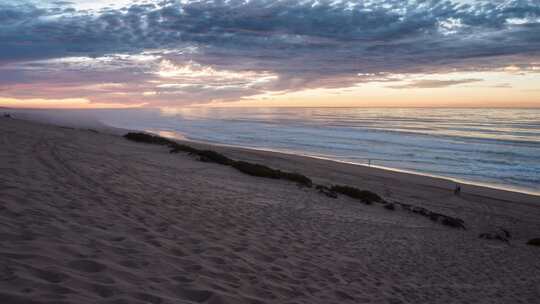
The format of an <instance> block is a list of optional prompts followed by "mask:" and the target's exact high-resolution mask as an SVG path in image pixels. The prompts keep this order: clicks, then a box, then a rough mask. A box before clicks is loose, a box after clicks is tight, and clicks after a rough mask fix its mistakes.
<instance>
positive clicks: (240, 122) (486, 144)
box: [96, 108, 540, 194]
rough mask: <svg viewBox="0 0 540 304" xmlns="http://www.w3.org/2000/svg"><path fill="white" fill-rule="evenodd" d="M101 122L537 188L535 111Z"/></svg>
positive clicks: (331, 111) (248, 111) (296, 112)
mask: <svg viewBox="0 0 540 304" xmlns="http://www.w3.org/2000/svg"><path fill="white" fill-rule="evenodd" d="M96 113H97V117H98V118H99V120H101V121H102V122H103V123H105V124H107V125H111V126H115V127H120V128H128V129H139V130H146V131H150V132H154V133H158V134H161V135H164V136H172V137H178V138H183V137H184V138H187V139H190V140H196V141H202V142H209V143H217V144H225V145H231V146H239V147H247V148H255V149H262V150H270V151H280V152H285V153H293V154H302V155H307V156H313V157H320V158H327V159H332V160H336V161H343V162H349V163H354V164H361V165H368V164H370V165H372V166H378V167H384V168H390V169H397V170H402V171H407V172H414V173H420V174H426V175H432V176H440V177H447V178H451V179H455V180H457V181H462V182H469V183H474V184H481V185H488V186H493V187H498V188H507V189H512V190H518V191H524V192H532V193H537V194H538V193H540V109H433V108H403V109H396V108H181V109H175V110H159V109H138V110H99V111H96Z"/></svg>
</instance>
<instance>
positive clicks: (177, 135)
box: [131, 130, 540, 200]
mask: <svg viewBox="0 0 540 304" xmlns="http://www.w3.org/2000/svg"><path fill="white" fill-rule="evenodd" d="M131 131H136V132H148V133H152V134H155V135H159V136H163V137H166V138H169V139H172V140H175V141H178V142H189V143H194V144H201V145H206V146H209V147H224V148H232V149H242V150H247V151H258V152H267V153H278V154H283V155H287V156H296V157H298V156H301V157H305V158H308V159H318V160H325V161H329V162H335V163H340V164H347V165H351V166H360V167H364V168H371V169H378V170H383V171H388V172H395V173H402V174H408V175H414V176H421V177H427V178H433V179H440V180H445V181H447V182H449V183H454V184H456V183H457V184H460V185H462V186H463V185H465V186H468V187H480V188H486V189H489V190H493V191H504V192H511V193H518V194H523V195H528V196H536V197H538V199H539V200H540V191H537V192H535V191H534V190H529V189H523V188H519V187H512V186H504V185H500V184H491V183H487V182H475V181H470V180H466V179H461V178H457V177H448V176H442V175H436V174H429V173H423V172H418V171H413V170H405V169H399V168H392V167H387V166H379V165H367V164H363V163H356V162H351V161H346V160H339V159H335V158H331V157H325V156H316V155H310V154H305V153H302V152H300V151H296V152H295V151H280V150H275V149H266V148H256V147H246V146H238V145H229V144H222V143H217V142H211V141H200V140H195V139H191V138H189V135H187V134H183V133H181V132H176V131H154V130H131ZM300 173H301V172H300Z"/></svg>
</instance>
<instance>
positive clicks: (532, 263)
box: [0, 118, 540, 304]
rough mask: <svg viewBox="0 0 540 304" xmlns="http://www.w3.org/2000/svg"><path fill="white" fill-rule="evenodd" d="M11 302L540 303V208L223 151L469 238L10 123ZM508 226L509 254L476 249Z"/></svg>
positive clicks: (495, 248)
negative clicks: (344, 189) (375, 200)
mask: <svg viewBox="0 0 540 304" xmlns="http://www.w3.org/2000/svg"><path fill="white" fill-rule="evenodd" d="M0 147H1V148H0V160H1V161H0V225H1V226H0V227H1V228H0V240H1V244H2V246H0V303H118V304H120V303H535V302H537V301H538V299H539V298H540V285H539V284H538V282H539V281H540V259H539V257H540V249H539V248H537V247H532V246H527V245H525V243H526V241H527V240H528V239H531V238H533V237H539V236H540V204H538V197H535V196H528V195H524V194H519V193H512V192H506V191H499V190H493V189H484V188H482V187H474V186H470V187H468V186H466V187H465V188H464V189H463V191H464V193H463V195H462V196H454V195H452V193H451V185H450V184H449V183H450V182H449V181H445V180H439V179H430V178H426V177H418V176H411V175H406V174H398V173H392V172H385V171H384V170H376V169H373V168H358V167H354V166H350V165H346V164H339V163H333V162H329V161H324V160H314V159H309V158H302V157H295V156H290V155H283V154H279V153H269V152H260V151H249V150H246V149H234V148H226V147H214V148H215V149H217V150H220V152H223V153H231V154H233V155H234V157H235V158H239V159H245V160H252V161H258V162H261V163H266V164H268V165H271V166H273V167H277V168H284V169H285V168H287V169H289V170H290V171H299V172H302V173H304V174H306V175H308V176H310V177H313V178H314V179H315V180H316V181H317V182H318V183H330V182H339V183H342V184H351V185H355V186H358V187H362V188H365V189H369V190H372V191H375V192H377V193H379V194H381V195H383V196H384V198H385V199H387V200H389V201H393V200H395V201H402V202H404V203H411V204H415V205H419V206H425V207H429V209H430V210H434V211H439V212H441V213H444V214H448V215H453V216H458V217H460V218H463V219H464V220H465V222H466V223H467V227H468V230H467V231H461V230H456V229H451V228H448V227H445V226H441V225H437V224H434V223H432V222H430V221H429V220H427V219H425V218H422V217H418V216H416V215H414V214H411V213H407V212H402V211H400V210H396V211H388V210H385V209H383V208H381V207H375V206H367V205H363V204H359V203H358V202H356V201H353V200H350V199H348V198H346V197H344V196H340V197H339V198H338V199H330V198H328V197H326V196H324V195H320V194H318V193H317V192H315V191H312V190H309V189H303V188H299V187H297V186H296V185H294V184H293V183H289V182H286V181H280V180H271V179H264V178H254V177H251V176H247V175H244V174H242V173H239V172H237V171H235V170H233V169H231V168H228V167H223V166H216V165H214V164H211V163H203V162H198V161H196V160H195V159H194V158H193V157H190V156H188V155H185V154H174V155H173V154H169V153H168V152H167V150H166V149H163V148H162V147H159V146H157V147H156V146H151V145H144V144H138V143H133V142H129V141H127V140H125V139H123V138H121V137H119V136H114V135H109V134H103V133H96V132H94V131H89V130H76V129H66V128H60V127H55V126H47V125H42V124H37V123H31V122H26V121H21V120H16V119H7V118H0ZM497 227H504V228H505V229H507V230H509V231H510V232H511V234H512V237H511V239H510V242H509V243H504V242H499V241H490V240H483V239H479V238H478V235H479V234H480V233H483V232H488V231H492V230H494V229H496V228H497Z"/></svg>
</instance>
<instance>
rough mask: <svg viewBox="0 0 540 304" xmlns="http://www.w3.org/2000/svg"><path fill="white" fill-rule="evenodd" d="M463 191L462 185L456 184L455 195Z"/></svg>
mask: <svg viewBox="0 0 540 304" xmlns="http://www.w3.org/2000/svg"><path fill="white" fill-rule="evenodd" d="M460 193H461V186H460V185H459V184H456V187H455V188H454V195H459V194H460Z"/></svg>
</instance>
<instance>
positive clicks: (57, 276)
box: [33, 269, 69, 283]
mask: <svg viewBox="0 0 540 304" xmlns="http://www.w3.org/2000/svg"><path fill="white" fill-rule="evenodd" d="M33 272H34V275H35V276H36V277H38V278H40V279H42V280H44V281H47V282H49V283H61V282H63V281H65V280H66V279H67V278H69V276H68V275H67V274H65V273H61V272H57V271H54V270H43V269H34V271H33Z"/></svg>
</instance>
